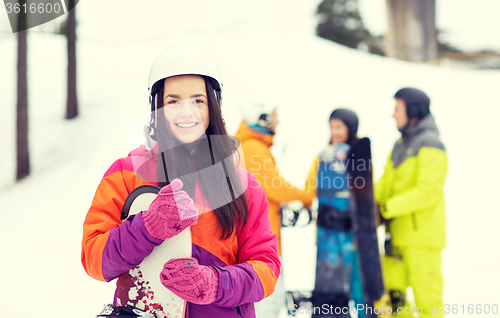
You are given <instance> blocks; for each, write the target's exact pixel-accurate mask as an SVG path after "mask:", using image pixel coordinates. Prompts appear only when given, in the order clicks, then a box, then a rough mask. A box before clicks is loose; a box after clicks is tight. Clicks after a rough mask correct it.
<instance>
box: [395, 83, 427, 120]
mask: <svg viewBox="0 0 500 318" xmlns="http://www.w3.org/2000/svg"><path fill="white" fill-rule="evenodd" d="M394 98H401V99H402V100H404V101H405V104H406V114H407V115H408V119H412V118H415V117H418V118H419V119H420V118H422V117H424V116H425V115H427V114H429V113H430V112H431V110H430V105H431V100H430V98H429V96H427V94H425V93H424V92H422V91H421V90H419V89H416V88H412V87H405V88H402V89H400V90H399V91H397V93H396V95H394Z"/></svg>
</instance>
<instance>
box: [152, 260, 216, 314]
mask: <svg viewBox="0 0 500 318" xmlns="http://www.w3.org/2000/svg"><path fill="white" fill-rule="evenodd" d="M160 280H161V283H162V284H163V286H165V287H166V288H167V289H168V290H170V291H171V292H173V293H174V294H176V295H177V296H179V297H180V298H182V299H184V300H187V301H189V302H191V303H193V304H198V305H208V304H211V303H213V302H214V301H215V300H216V299H217V290H218V288H219V274H218V273H217V271H216V270H215V268H213V267H212V266H204V265H199V264H198V261H197V260H196V259H195V258H174V259H171V260H169V261H168V262H166V263H165V265H164V266H163V270H162V271H161V274H160Z"/></svg>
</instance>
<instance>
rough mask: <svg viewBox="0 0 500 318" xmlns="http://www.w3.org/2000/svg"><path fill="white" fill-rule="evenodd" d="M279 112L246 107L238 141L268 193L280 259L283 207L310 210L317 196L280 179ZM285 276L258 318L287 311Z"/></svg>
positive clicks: (261, 106)
mask: <svg viewBox="0 0 500 318" xmlns="http://www.w3.org/2000/svg"><path fill="white" fill-rule="evenodd" d="M276 108H277V107H276V105H274V104H272V103H268V104H266V103H265V102H254V103H253V104H250V105H245V106H244V107H242V115H243V116H242V117H243V120H242V122H241V124H240V126H239V129H238V131H237V132H236V134H235V137H236V138H238V139H239V140H240V141H241V146H242V147H243V153H244V157H245V163H246V169H247V170H248V171H249V172H251V173H253V174H254V175H255V177H256V179H257V181H258V182H259V183H260V184H261V186H262V188H263V189H264V191H265V193H266V196H267V200H268V203H269V219H270V220H271V230H272V231H273V232H274V233H275V234H276V236H277V237H278V255H280V256H281V239H280V231H281V213H280V205H281V204H283V203H285V202H289V201H294V200H300V201H302V203H303V204H304V205H305V206H310V205H311V204H312V201H313V196H312V195H310V194H309V193H308V192H306V191H304V190H300V189H298V188H296V187H294V186H293V185H292V184H290V183H289V182H287V181H286V180H285V179H284V178H283V177H281V176H280V173H279V171H278V169H277V167H276V162H275V160H274V157H273V155H272V154H271V151H270V148H271V146H272V145H273V137H274V134H275V132H276V126H277V125H278V115H277V110H276ZM285 266H286V265H285ZM282 273H283V272H282ZM282 276H283V274H282V275H280V278H279V279H278V282H277V284H276V288H275V290H274V293H273V294H272V295H270V296H269V297H267V298H265V299H264V300H262V301H260V302H258V303H256V304H255V312H256V317H257V318H268V317H278V315H279V312H280V310H281V309H282V308H283V307H284V304H285V290H284V284H283V278H281V277H282Z"/></svg>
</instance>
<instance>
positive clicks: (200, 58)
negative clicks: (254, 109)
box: [147, 45, 222, 140]
mask: <svg viewBox="0 0 500 318" xmlns="http://www.w3.org/2000/svg"><path fill="white" fill-rule="evenodd" d="M177 75H201V76H206V77H208V78H210V79H212V81H211V84H212V87H213V88H214V93H215V96H216V98H217V102H218V104H219V106H220V103H221V90H222V80H221V75H220V71H219V66H218V65H217V62H216V61H215V59H214V58H213V56H212V55H211V54H210V53H209V52H207V51H205V50H204V49H202V48H200V47H196V46H190V45H185V46H174V47H171V48H169V49H167V50H165V51H163V52H162V53H160V55H158V56H157V57H156V59H155V60H154V62H153V65H151V69H150V70H149V79H148V91H149V103H150V106H151V121H150V123H149V124H148V126H147V130H148V132H149V135H150V136H151V138H153V139H154V140H156V101H155V95H156V93H157V89H155V84H156V83H158V82H160V81H162V80H164V79H165V78H167V77H172V76H177Z"/></svg>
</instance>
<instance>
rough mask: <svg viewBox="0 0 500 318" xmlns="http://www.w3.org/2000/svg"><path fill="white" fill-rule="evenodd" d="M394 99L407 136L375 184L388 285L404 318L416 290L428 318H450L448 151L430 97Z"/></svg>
mask: <svg viewBox="0 0 500 318" xmlns="http://www.w3.org/2000/svg"><path fill="white" fill-rule="evenodd" d="M394 98H395V100H396V106H395V110H394V114H393V117H394V119H395V120H396V125H397V128H398V130H399V131H400V132H401V135H402V137H401V138H400V139H399V140H398V141H396V143H395V145H394V148H393V150H392V152H391V153H390V155H389V158H388V160H387V164H386V166H385V171H384V175H383V176H382V178H381V179H380V180H379V181H378V183H377V184H376V185H375V199H376V201H377V203H378V205H379V209H380V214H381V215H382V217H383V219H385V220H386V221H387V223H386V232H387V236H388V238H390V244H386V255H385V256H384V272H385V280H386V285H387V288H388V289H389V291H390V293H391V300H392V302H393V306H394V304H396V306H395V307H397V308H398V309H397V312H396V313H397V314H398V316H399V315H401V316H409V317H410V316H412V313H411V308H410V307H409V304H408V301H406V300H405V298H406V297H405V291H406V289H407V287H409V286H411V287H412V288H413V293H414V295H415V303H416V307H417V308H421V317H422V318H426V317H433V318H439V317H444V313H443V311H444V308H443V302H442V291H443V277H442V274H441V251H442V249H443V248H444V247H445V203H444V193H443V187H444V182H445V178H446V173H447V170H448V162H447V156H446V151H445V148H444V145H443V143H442V142H441V141H440V139H439V131H438V129H437V126H436V123H435V121H434V117H433V115H432V114H431V113H430V107H429V106H430V99H429V97H428V96H427V95H426V94H425V93H424V92H423V91H421V90H418V89H415V88H409V87H407V88H403V89H400V90H399V91H398V92H397V93H396V94H395V96H394ZM418 310H420V309H418Z"/></svg>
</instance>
